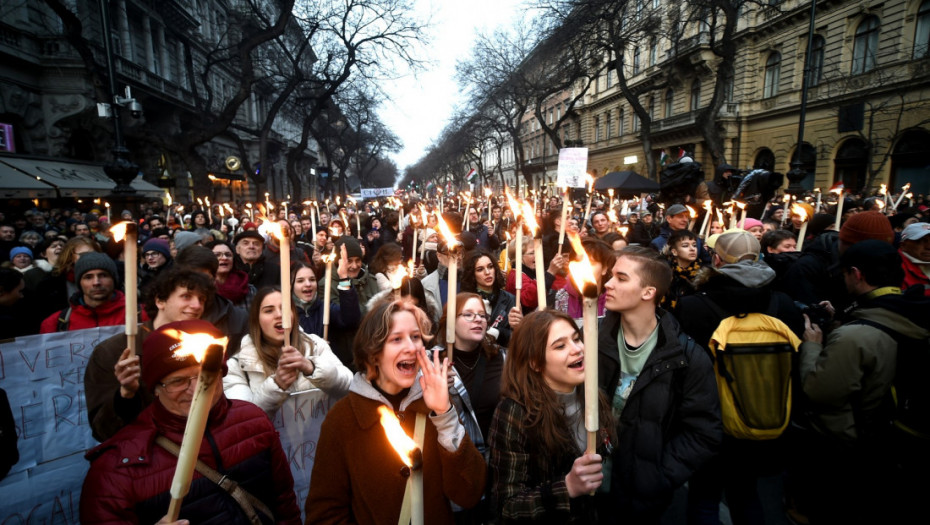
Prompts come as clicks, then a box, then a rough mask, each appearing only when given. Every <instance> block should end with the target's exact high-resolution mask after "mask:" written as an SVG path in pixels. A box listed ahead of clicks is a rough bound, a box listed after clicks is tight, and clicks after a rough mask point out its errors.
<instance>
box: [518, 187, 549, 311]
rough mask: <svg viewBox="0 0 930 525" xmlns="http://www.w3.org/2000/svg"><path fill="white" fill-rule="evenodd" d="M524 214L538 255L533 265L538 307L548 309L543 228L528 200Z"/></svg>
mask: <svg viewBox="0 0 930 525" xmlns="http://www.w3.org/2000/svg"><path fill="white" fill-rule="evenodd" d="M523 215H524V216H525V220H526V226H527V227H528V228H529V229H530V233H532V234H533V252H534V253H535V254H536V257H534V258H533V262H534V264H533V266H534V268H535V270H536V309H537V310H540V311H542V310H545V309H546V273H545V270H544V269H543V247H542V229H541V228H540V227H539V223H537V222H536V215H535V214H534V213H533V208H532V206H530V205H529V204H527V203H526V202H524V203H523ZM517 302H518V303H519V302H520V297H519V296H517Z"/></svg>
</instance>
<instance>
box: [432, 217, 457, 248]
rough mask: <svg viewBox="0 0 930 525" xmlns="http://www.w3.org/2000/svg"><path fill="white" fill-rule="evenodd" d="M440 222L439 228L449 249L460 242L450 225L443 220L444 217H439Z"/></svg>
mask: <svg viewBox="0 0 930 525" xmlns="http://www.w3.org/2000/svg"><path fill="white" fill-rule="evenodd" d="M437 218H438V219H439V222H438V223H437V224H436V226H437V227H438V228H439V234H440V235H442V238H443V239H445V240H446V245H447V246H448V247H449V249H452V247H453V246H455V245H456V244H458V242H459V241H458V240H456V238H455V235H454V234H453V233H452V230H450V229H449V225H447V224H446V221H444V220H442V217H437Z"/></svg>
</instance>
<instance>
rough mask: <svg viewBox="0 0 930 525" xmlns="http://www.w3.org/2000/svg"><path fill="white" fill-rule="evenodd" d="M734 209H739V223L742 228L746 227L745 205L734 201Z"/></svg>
mask: <svg viewBox="0 0 930 525" xmlns="http://www.w3.org/2000/svg"><path fill="white" fill-rule="evenodd" d="M736 207H737V208H739V223H740V225H741V226H742V227H745V226H746V203H745V202H740V201H736Z"/></svg>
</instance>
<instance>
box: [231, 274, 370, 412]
mask: <svg viewBox="0 0 930 525" xmlns="http://www.w3.org/2000/svg"><path fill="white" fill-rule="evenodd" d="M291 316H292V320H291V327H292V328H291V339H290V341H287V342H285V339H284V337H285V334H284V327H283V324H282V311H281V290H279V289H278V288H277V287H267V288H262V289H261V290H259V291H258V293H257V294H256V295H255V299H253V301H252V307H251V308H250V309H249V333H248V334H247V335H246V336H245V337H243V338H242V346H241V349H240V350H239V353H238V354H236V355H235V356H233V357H231V358H229V361H228V365H229V373H228V374H226V377H224V378H223V389H224V390H225V391H226V396H227V397H229V398H230V399H242V400H244V401H251V402H252V403H255V404H256V405H258V406H259V408H261V409H262V410H264V411H265V412H266V413H268V415H273V414H274V413H275V412H276V411H277V410H278V408H280V407H281V405H282V404H283V403H284V401H285V400H287V398H288V396H290V395H293V394H296V393H300V392H305V391H309V390H312V389H317V388H318V389H320V390H323V391H324V392H326V393H327V394H329V395H330V396H331V397H334V398H340V397H342V396H344V395H345V394H346V393H347V392H348V391H349V383H351V382H352V372H350V371H349V369H348V368H346V367H345V365H343V364H342V362H341V361H339V358H338V357H336V354H334V353H333V351H332V350H330V348H329V344H328V343H327V342H326V341H324V340H323V339H321V338H320V337H318V336H316V335H307V334H305V333H304V332H303V331H302V330H301V329H300V325H299V324H297V316H296V315H295V312H294V308H293V307H292V308H291Z"/></svg>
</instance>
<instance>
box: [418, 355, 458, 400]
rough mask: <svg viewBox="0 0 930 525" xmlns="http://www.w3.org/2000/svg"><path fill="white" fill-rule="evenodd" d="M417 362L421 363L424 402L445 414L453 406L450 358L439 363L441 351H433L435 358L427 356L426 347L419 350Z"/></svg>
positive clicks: (421, 384)
mask: <svg viewBox="0 0 930 525" xmlns="http://www.w3.org/2000/svg"><path fill="white" fill-rule="evenodd" d="M417 363H419V365H420V371H421V372H422V375H421V376H420V386H421V387H422V388H423V402H424V403H426V407H427V408H429V409H430V410H432V411H433V412H435V413H437V414H444V413H446V412H448V411H449V409H450V408H452V404H451V403H450V402H449V383H448V378H449V359H448V358H444V359H443V360H442V363H441V364H440V363H439V352H433V359H432V360H430V359H429V357H427V356H426V349H425V348H420V349H419V350H417Z"/></svg>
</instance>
